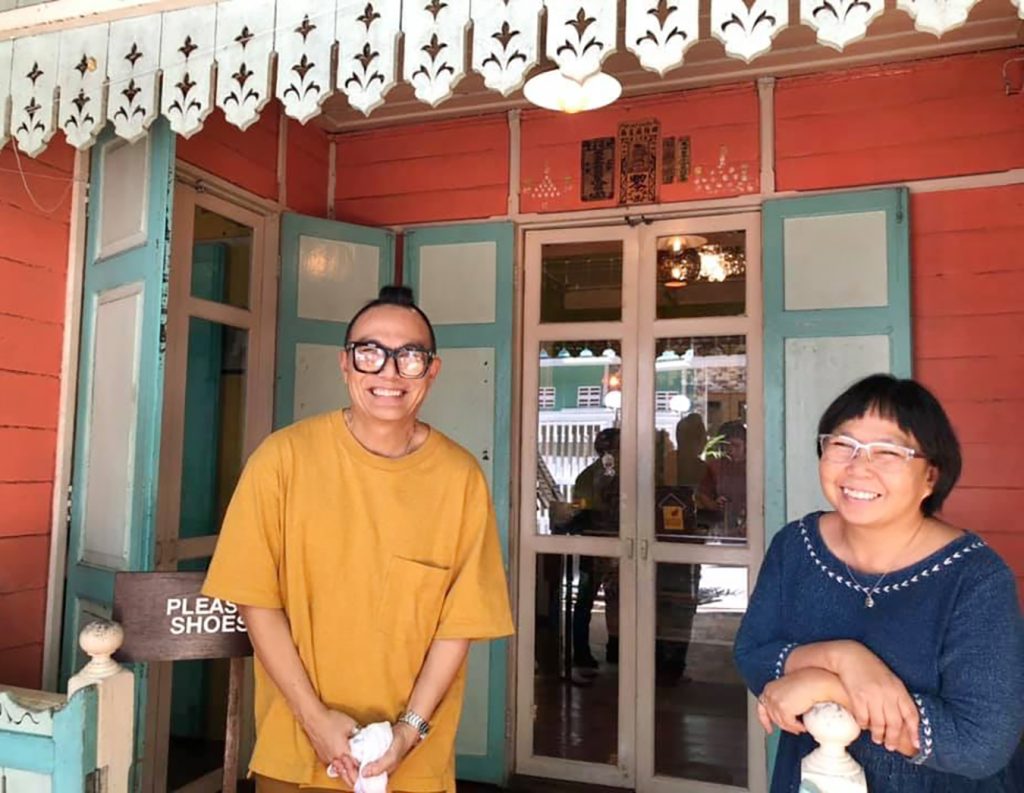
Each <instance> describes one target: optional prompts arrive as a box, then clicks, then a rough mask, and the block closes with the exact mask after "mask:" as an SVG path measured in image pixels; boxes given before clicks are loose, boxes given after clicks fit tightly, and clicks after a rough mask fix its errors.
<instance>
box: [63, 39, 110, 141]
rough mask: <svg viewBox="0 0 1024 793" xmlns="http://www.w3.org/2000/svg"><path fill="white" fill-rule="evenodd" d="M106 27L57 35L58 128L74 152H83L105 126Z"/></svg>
mask: <svg viewBox="0 0 1024 793" xmlns="http://www.w3.org/2000/svg"><path fill="white" fill-rule="evenodd" d="M108 28H109V26H108V25H105V24H104V25H94V26H92V27H87V28H75V29H73V30H65V31H63V32H62V33H61V34H60V69H59V70H58V79H59V81H60V110H59V119H58V125H59V126H60V128H61V129H62V130H64V137H65V138H67V141H68V143H70V144H71V145H72V146H74V147H75V148H76V149H86V148H88V147H89V146H92V144H94V143H95V142H96V136H97V135H98V134H99V132H100V130H101V129H103V127H104V125H105V124H106V123H107V114H106V100H107V94H106V91H104V85H103V81H104V80H106V77H107V41H108V36H109V30H108Z"/></svg>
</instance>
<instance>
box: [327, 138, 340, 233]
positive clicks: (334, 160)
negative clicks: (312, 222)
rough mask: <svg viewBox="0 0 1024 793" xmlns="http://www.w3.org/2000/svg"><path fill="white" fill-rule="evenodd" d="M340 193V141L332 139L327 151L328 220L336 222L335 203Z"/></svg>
mask: <svg viewBox="0 0 1024 793" xmlns="http://www.w3.org/2000/svg"><path fill="white" fill-rule="evenodd" d="M337 191H338V139H337V138H336V137H333V136H332V137H331V143H330V148H329V149H328V150H327V219H328V220H334V203H335V196H336V195H337Z"/></svg>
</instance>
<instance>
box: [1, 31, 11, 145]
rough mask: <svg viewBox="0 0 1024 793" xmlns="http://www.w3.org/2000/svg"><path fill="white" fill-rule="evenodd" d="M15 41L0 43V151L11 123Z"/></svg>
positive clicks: (6, 138)
mask: <svg viewBox="0 0 1024 793" xmlns="http://www.w3.org/2000/svg"><path fill="white" fill-rule="evenodd" d="M13 54H14V42H13V41H0V149H2V148H3V147H4V145H5V144H6V143H7V141H8V139H9V136H8V134H7V130H8V129H10V121H11V56H12V55H13Z"/></svg>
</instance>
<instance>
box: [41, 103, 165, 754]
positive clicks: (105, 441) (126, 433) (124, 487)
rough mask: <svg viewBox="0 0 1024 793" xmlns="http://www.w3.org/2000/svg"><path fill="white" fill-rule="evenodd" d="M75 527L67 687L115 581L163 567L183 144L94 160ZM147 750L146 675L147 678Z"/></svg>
mask: <svg viewBox="0 0 1024 793" xmlns="http://www.w3.org/2000/svg"><path fill="white" fill-rule="evenodd" d="M93 151H94V153H93V161H92V173H91V181H90V207H89V220H88V230H87V237H86V262H85V275H84V280H83V298H82V327H81V341H80V357H79V366H78V394H77V407H76V417H75V419H76V420H75V450H74V463H73V471H72V486H73V494H72V499H71V515H70V523H69V528H68V559H67V583H66V594H65V604H64V638H63V646H62V654H61V679H62V685H63V684H64V683H66V681H67V678H68V676H69V675H70V674H72V673H73V672H75V671H77V669H78V668H79V667H80V666H81V665H82V663H83V661H84V659H83V657H82V656H81V653H80V651H79V650H78V641H77V637H78V633H79V631H80V629H81V628H82V626H83V625H84V624H86V623H88V622H89V621H90V620H91V619H93V618H98V617H109V616H110V609H111V602H112V599H113V594H114V575H115V573H117V572H118V571H122V570H150V569H152V566H153V553H154V534H155V521H156V500H157V468H158V460H159V458H160V422H161V415H162V407H163V380H164V378H163V372H164V353H165V347H166V337H165V326H164V312H165V310H166V306H167V283H168V266H169V258H168V254H169V239H168V234H169V228H170V213H171V203H172V199H171V197H172V195H173V193H172V186H173V173H174V135H172V134H171V132H170V130H169V129H168V128H167V125H166V123H165V122H163V121H159V122H157V123H156V124H154V126H153V128H152V130H151V131H150V133H149V134H148V135H147V136H146V137H145V138H143V139H142V140H140V141H138V142H137V143H135V144H127V143H125V142H124V141H122V140H119V139H116V138H114V136H113V135H112V134H108V135H105V136H104V137H103V138H101V140H100V142H99V143H97V145H96V147H95V149H94V150H93ZM136 674H137V677H136V693H137V700H138V713H137V716H136V718H137V720H136V724H137V725H140V731H139V735H140V740H139V742H138V744H137V746H138V747H139V748H138V751H140V752H141V751H142V741H141V735H142V729H141V725H143V724H144V723H145V719H144V713H145V692H146V669H145V668H144V667H140V668H139V669H138V670H137V673H136Z"/></svg>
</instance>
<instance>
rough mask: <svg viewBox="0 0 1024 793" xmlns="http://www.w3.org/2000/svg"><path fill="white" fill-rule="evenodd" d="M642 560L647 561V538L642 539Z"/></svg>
mask: <svg viewBox="0 0 1024 793" xmlns="http://www.w3.org/2000/svg"><path fill="white" fill-rule="evenodd" d="M640 560H641V561H643V562H646V561H647V540H640Z"/></svg>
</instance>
